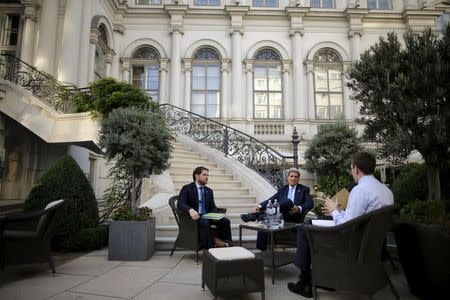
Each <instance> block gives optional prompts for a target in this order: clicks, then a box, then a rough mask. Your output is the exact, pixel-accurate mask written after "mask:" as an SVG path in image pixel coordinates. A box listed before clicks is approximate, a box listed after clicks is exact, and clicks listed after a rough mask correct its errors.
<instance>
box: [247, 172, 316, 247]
mask: <svg viewBox="0 0 450 300" xmlns="http://www.w3.org/2000/svg"><path fill="white" fill-rule="evenodd" d="M299 179H300V171H299V170H298V169H297V168H290V169H289V170H288V178H287V181H288V184H287V185H285V186H283V187H282V188H280V189H278V191H277V192H276V193H275V194H274V195H273V196H272V197H270V198H269V199H267V200H265V201H263V202H261V203H260V204H259V205H258V206H257V207H255V208H254V212H259V211H264V210H265V209H266V206H267V203H268V202H269V200H270V201H272V202H273V201H274V200H275V199H277V200H278V203H279V204H280V212H281V213H282V214H283V218H284V221H285V222H293V223H300V222H303V218H304V213H306V212H307V211H308V210H310V209H311V208H313V206H314V204H313V200H312V198H311V195H310V194H309V188H308V187H306V186H304V185H302V184H299V183H298V181H299ZM262 219H263V216H262V214H261V216H260V220H262ZM267 242H268V236H267V233H265V232H258V236H257V239H256V248H258V249H259V250H261V251H264V250H266V249H267Z"/></svg>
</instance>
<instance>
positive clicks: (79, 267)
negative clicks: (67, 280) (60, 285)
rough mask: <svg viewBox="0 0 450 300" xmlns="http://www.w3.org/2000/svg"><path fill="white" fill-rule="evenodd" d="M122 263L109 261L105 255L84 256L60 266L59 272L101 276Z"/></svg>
mask: <svg viewBox="0 0 450 300" xmlns="http://www.w3.org/2000/svg"><path fill="white" fill-rule="evenodd" d="M122 263H123V262H122V261H108V258H107V257H105V256H82V257H79V258H77V259H74V260H72V261H71V262H68V263H66V264H64V265H61V266H58V268H57V272H58V273H62V274H73V275H90V276H99V275H102V274H104V273H106V272H108V271H109V270H111V269H112V268H114V267H117V266H118V265H120V264H122Z"/></svg>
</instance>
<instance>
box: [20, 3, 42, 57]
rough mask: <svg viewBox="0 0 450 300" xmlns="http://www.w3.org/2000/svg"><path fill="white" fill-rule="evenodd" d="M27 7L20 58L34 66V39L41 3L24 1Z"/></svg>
mask: <svg viewBox="0 0 450 300" xmlns="http://www.w3.org/2000/svg"><path fill="white" fill-rule="evenodd" d="M22 4H23V5H24V6H25V13H24V15H23V17H24V19H25V22H24V27H23V38H22V47H21V50H20V58H21V59H22V60H23V61H24V62H26V63H29V64H31V65H32V64H33V49H34V45H35V44H34V39H35V36H36V33H35V27H36V21H37V10H38V9H39V2H38V1H35V0H34V1H33V0H28V1H22Z"/></svg>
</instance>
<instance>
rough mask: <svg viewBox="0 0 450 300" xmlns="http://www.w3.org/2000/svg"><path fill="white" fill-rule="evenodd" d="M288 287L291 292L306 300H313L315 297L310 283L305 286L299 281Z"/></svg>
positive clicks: (290, 283)
mask: <svg viewBox="0 0 450 300" xmlns="http://www.w3.org/2000/svg"><path fill="white" fill-rule="evenodd" d="M287 287H288V289H289V290H290V291H291V292H293V293H295V294H299V295H301V296H303V297H305V298H312V296H313V293H312V288H311V284H310V283H309V284H308V283H305V284H303V283H301V282H300V281H297V283H293V282H289V283H288V285H287Z"/></svg>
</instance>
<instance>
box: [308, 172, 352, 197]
mask: <svg viewBox="0 0 450 300" xmlns="http://www.w3.org/2000/svg"><path fill="white" fill-rule="evenodd" d="M352 182H353V178H352V177H351V176H350V175H348V174H347V175H343V176H339V180H338V184H337V185H336V178H335V177H332V176H319V178H318V180H317V190H318V191H320V192H322V193H324V194H325V195H327V196H333V195H334V194H336V193H337V192H338V191H340V190H341V189H343V188H347V187H348V186H349V185H350V184H351V183H352Z"/></svg>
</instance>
